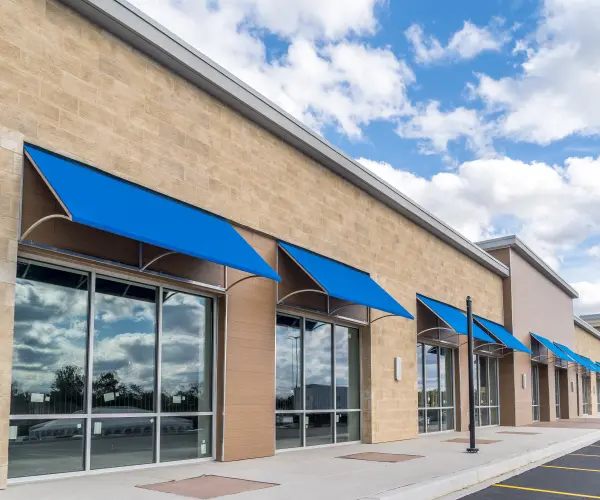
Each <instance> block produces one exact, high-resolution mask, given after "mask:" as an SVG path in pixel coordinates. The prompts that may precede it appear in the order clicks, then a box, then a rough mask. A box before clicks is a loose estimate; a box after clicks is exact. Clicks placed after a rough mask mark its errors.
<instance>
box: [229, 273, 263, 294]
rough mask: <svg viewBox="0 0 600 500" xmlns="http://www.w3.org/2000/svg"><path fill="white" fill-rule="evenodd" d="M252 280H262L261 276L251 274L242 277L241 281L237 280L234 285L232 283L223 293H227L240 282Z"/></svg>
mask: <svg viewBox="0 0 600 500" xmlns="http://www.w3.org/2000/svg"><path fill="white" fill-rule="evenodd" d="M252 278H262V276H259V275H258V274H252V275H250V276H245V277H243V278H241V279H239V280H237V281H236V282H235V283H232V284H231V285H229V286H228V287H227V288H226V289H225V291H227V292H228V291H229V290H231V289H232V288H233V287H234V286H235V285H237V284H239V283H241V282H242V281H246V280H250V279H252Z"/></svg>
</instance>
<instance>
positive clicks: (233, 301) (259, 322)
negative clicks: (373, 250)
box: [222, 230, 277, 461]
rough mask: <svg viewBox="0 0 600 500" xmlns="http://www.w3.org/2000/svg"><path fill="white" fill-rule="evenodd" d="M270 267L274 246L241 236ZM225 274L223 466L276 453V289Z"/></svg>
mask: <svg viewBox="0 0 600 500" xmlns="http://www.w3.org/2000/svg"><path fill="white" fill-rule="evenodd" d="M241 233H242V235H243V236H244V238H245V239H246V241H248V242H249V243H250V245H252V246H253V247H254V248H255V249H256V250H257V252H258V253H260V254H261V255H262V257H263V258H265V259H266V261H267V262H268V263H269V264H270V265H271V266H272V267H275V252H276V249H277V246H276V243H275V241H273V240H271V241H269V240H267V239H266V238H264V237H261V236H259V235H256V234H253V233H252V232H250V231H246V230H241ZM246 276H248V274H247V273H243V272H240V271H235V270H231V269H230V270H228V285H229V286H230V287H232V288H231V290H230V291H229V292H228V307H227V320H228V330H227V351H226V363H227V376H226V396H225V406H226V408H225V410H226V411H225V419H226V420H225V453H224V458H222V459H224V460H225V461H230V460H241V459H245V458H255V457H263V456H269V455H273V453H274V451H275V437H274V432H275V416H274V415H275V283H274V282H273V281H271V280H267V279H264V278H252V279H249V280H246V281H243V282H240V283H239V284H235V283H236V282H237V281H238V280H239V279H242V278H244V277H246Z"/></svg>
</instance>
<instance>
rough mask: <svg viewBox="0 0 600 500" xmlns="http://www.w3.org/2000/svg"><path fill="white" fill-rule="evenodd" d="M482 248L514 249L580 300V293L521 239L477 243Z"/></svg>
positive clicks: (562, 288) (514, 237)
mask: <svg viewBox="0 0 600 500" xmlns="http://www.w3.org/2000/svg"><path fill="white" fill-rule="evenodd" d="M477 245H479V246H480V247H481V248H483V249H484V250H486V251H490V250H500V249H502V248H514V249H515V250H516V251H517V253H518V254H519V255H520V256H521V257H523V258H524V259H525V260H526V261H527V262H528V263H529V264H531V265H532V266H533V267H534V268H535V269H537V270H538V271H539V272H540V273H542V274H543V275H544V276H545V277H546V278H548V279H549V280H550V281H551V282H552V283H554V284H555V285H556V286H557V287H558V288H560V289H561V290H562V291H563V292H565V293H566V294H567V295H569V296H570V297H571V298H573V299H577V298H579V293H577V290H575V289H574V288H573V287H572V286H571V285H569V284H568V283H567V282H566V281H565V280H564V279H562V278H561V277H560V276H559V275H558V273H557V272H556V271H554V270H553V269H552V268H551V267H550V266H549V265H548V264H546V263H545V262H544V261H543V260H542V259H541V258H540V257H539V256H538V255H537V254H536V253H535V252H534V251H533V250H532V249H531V248H529V247H528V246H527V245H526V244H525V243H524V242H523V241H522V240H521V239H519V238H518V237H517V236H515V235H510V236H501V237H499V238H493V239H490V240H484V241H479V242H477Z"/></svg>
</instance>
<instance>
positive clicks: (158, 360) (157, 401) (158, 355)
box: [154, 286, 163, 463]
mask: <svg viewBox="0 0 600 500" xmlns="http://www.w3.org/2000/svg"><path fill="white" fill-rule="evenodd" d="M157 293H158V298H157V301H156V352H155V363H154V364H155V367H154V373H155V374H156V375H155V376H156V379H155V387H156V389H155V391H156V396H155V398H154V405H155V407H154V411H156V413H157V417H156V422H155V424H154V428H155V432H154V434H155V442H154V446H155V447H156V448H155V452H154V455H155V461H156V463H160V437H161V436H160V429H161V418H160V412H161V411H162V386H161V384H162V381H161V368H162V313H163V287H162V286H159V287H158V288H157Z"/></svg>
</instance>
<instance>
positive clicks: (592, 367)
mask: <svg viewBox="0 0 600 500" xmlns="http://www.w3.org/2000/svg"><path fill="white" fill-rule="evenodd" d="M581 357H582V358H583V359H585V361H586V362H587V364H588V366H589V369H590V371H592V372H600V368H598V366H596V363H594V362H593V361H592V360H591V359H590V358H587V357H586V356H581Z"/></svg>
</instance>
